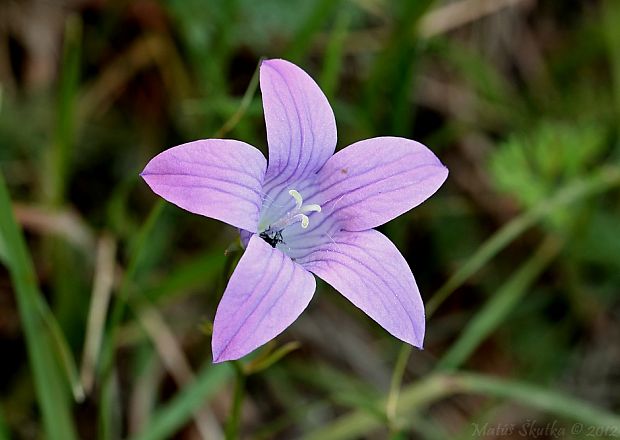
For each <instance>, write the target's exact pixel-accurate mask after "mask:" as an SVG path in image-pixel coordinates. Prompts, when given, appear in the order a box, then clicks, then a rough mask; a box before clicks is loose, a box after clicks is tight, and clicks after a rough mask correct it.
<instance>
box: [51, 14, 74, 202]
mask: <svg viewBox="0 0 620 440" xmlns="http://www.w3.org/2000/svg"><path fill="white" fill-rule="evenodd" d="M81 45H82V22H81V19H80V18H79V17H78V16H76V15H71V16H69V17H68V19H67V22H66V25H65V44H64V48H63V49H64V53H63V59H62V72H61V75H60V83H59V87H58V107H57V111H56V117H57V120H56V131H55V133H54V144H53V147H52V148H51V150H50V154H51V157H50V164H49V165H50V168H49V172H48V174H47V177H48V179H49V185H48V187H47V189H48V190H49V191H50V192H49V194H47V196H48V200H49V201H50V202H51V203H52V204H55V205H56V204H60V203H62V201H63V199H64V197H65V192H66V185H67V181H68V172H69V168H70V167H69V164H70V162H71V155H72V154H71V153H72V152H71V150H72V149H73V144H74V141H75V106H76V105H75V104H76V98H77V89H78V84H79V77H80V58H81Z"/></svg>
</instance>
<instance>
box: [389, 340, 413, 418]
mask: <svg viewBox="0 0 620 440" xmlns="http://www.w3.org/2000/svg"><path fill="white" fill-rule="evenodd" d="M409 356H411V345H409V344H402V346H401V348H400V351H399V352H398V358H396V364H395V365H394V370H393V371H392V380H391V381H390V394H389V395H388V398H387V402H386V405H385V414H386V416H387V419H388V423H389V425H390V429H392V430H395V429H396V410H397V408H398V398H399V397H400V387H401V385H402V382H403V375H404V374H405V368H406V367H407V361H408V360H409Z"/></svg>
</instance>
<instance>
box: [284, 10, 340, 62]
mask: <svg viewBox="0 0 620 440" xmlns="http://www.w3.org/2000/svg"><path fill="white" fill-rule="evenodd" d="M340 3H341V0H318V1H317V2H316V4H315V6H314V10H313V11H312V13H311V14H308V17H307V18H306V20H305V21H304V23H303V24H302V26H301V28H300V29H299V30H298V31H297V33H296V35H295V36H294V37H293V41H292V42H291V45H290V47H289V49H288V50H287V52H286V55H285V58H286V59H287V60H290V61H292V62H298V61H299V60H300V59H301V58H302V57H303V54H305V53H307V49H308V47H309V46H310V44H311V43H312V38H313V37H314V36H315V35H316V34H317V33H318V31H319V30H320V29H321V27H322V26H324V25H325V21H326V20H328V19H329V17H330V15H332V13H333V11H335V10H336V9H337V8H338V7H339V5H340Z"/></svg>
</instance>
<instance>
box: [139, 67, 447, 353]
mask: <svg viewBox="0 0 620 440" xmlns="http://www.w3.org/2000/svg"><path fill="white" fill-rule="evenodd" d="M260 88H261V92H262V99H263V108H264V112H265V123H266V126H267V143H268V146H269V163H267V160H266V159H265V157H264V156H263V155H262V153H261V152H260V151H259V150H257V149H256V148H254V147H253V146H251V145H248V144H246V143H244V142H240V141H236V140H224V139H205V140H199V141H195V142H189V143H187V144H183V145H179V146H176V147H173V148H170V149H168V150H166V151H164V152H162V153H160V154H159V155H157V156H156V157H154V158H153V159H152V160H151V161H150V162H149V163H148V165H147V166H146V168H145V169H144V171H143V172H142V174H141V176H142V177H143V178H144V180H145V181H146V183H147V184H148V185H149V186H150V187H151V189H152V190H153V191H154V192H155V193H156V194H158V195H160V196H161V197H163V198H164V199H166V200H168V201H169V202H172V203H174V204H175V205H178V206H179V207H181V208H183V209H186V210H188V211H190V212H193V213H195V214H200V215H204V216H206V217H211V218H214V219H217V220H221V221H223V222H225V223H228V224H230V225H232V226H235V227H237V228H239V229H240V234H241V240H242V242H243V243H244V245H245V247H246V249H245V252H244V254H243V256H242V257H241V259H240V260H239V263H238V265H237V267H236V269H235V271H234V273H233V274H232V276H231V278H230V280H229V282H228V286H227V287H226V290H225V291H224V295H223V296H222V300H221V301H220V304H219V306H218V308H217V312H216V315H215V322H214V326H213V340H212V349H213V361H214V362H222V361H225V360H232V359H238V358H240V357H242V356H244V355H246V354H248V353H249V352H251V351H252V350H254V349H256V348H257V347H259V346H261V345H263V344H265V343H266V342H268V341H269V340H271V339H273V338H274V337H276V336H277V335H278V334H280V333H281V332H282V331H283V330H284V329H286V328H287V327H288V326H289V325H291V324H292V323H293V322H294V321H295V320H296V319H297V317H298V316H299V315H300V314H301V312H302V311H303V310H304V309H305V308H306V306H307V305H308V303H309V302H310V299H311V298H312V296H313V294H314V291H315V288H316V283H315V279H314V276H313V275H312V274H314V275H316V276H318V277H320V278H322V279H323V280H324V281H326V282H327V283H328V284H330V285H332V286H333V287H334V288H335V289H336V290H337V291H339V292H340V293H341V294H342V295H344V296H345V297H346V298H347V299H348V300H350V301H351V302H352V303H353V304H354V305H356V306H357V307H359V308H360V309H362V310H363V311H364V312H365V313H366V314H367V315H368V316H370V317H371V318H372V319H374V320H375V321H376V322H377V323H379V324H380V325H381V326H383V327H384V328H385V329H386V330H387V331H388V332H390V333H391V334H392V335H394V336H396V337H397V338H399V339H401V340H403V341H405V342H407V343H409V344H412V345H414V346H416V347H422V343H423V340H424V305H423V303H422V299H421V297H420V293H419V291H418V288H417V286H416V283H415V280H414V278H413V274H412V273H411V270H410V269H409V266H408V265H407V262H406V261H405V259H404V258H403V256H402V255H401V254H400V252H399V251H398V249H396V247H395V246H394V244H393V243H392V242H391V241H390V240H389V239H388V238H387V237H385V236H384V235H383V234H381V233H380V232H378V231H376V230H374V229H372V228H375V227H377V226H380V225H382V224H384V223H386V222H388V221H390V220H391V219H393V218H395V217H397V216H399V215H401V214H403V213H405V212H407V211H409V210H410V209H412V208H414V207H415V206H417V205H419V204H420V203H422V202H423V201H424V200H426V199H427V198H428V197H430V196H431V195H432V194H433V193H435V191H437V189H438V188H439V187H440V186H441V185H442V184H443V182H444V181H445V180H446V178H447V176H448V170H447V168H446V167H444V166H443V165H442V163H441V162H440V161H439V159H437V157H436V156H435V155H434V154H433V153H432V152H431V151H430V150H429V149H428V148H426V147H425V146H424V145H422V144H420V143H418V142H415V141H412V140H409V139H404V138H398V137H378V138H373V139H366V140H363V141H360V142H356V143H354V144H352V145H350V146H348V147H346V148H344V149H343V150H341V151H339V152H338V153H336V154H334V150H335V148H336V122H335V119H334V114H333V112H332V109H331V107H330V105H329V103H328V101H327V98H326V97H325V95H324V94H323V92H322V91H321V89H320V88H319V87H318V85H317V84H316V83H315V82H314V81H313V80H312V78H310V76H309V75H308V74H307V73H305V72H304V71H303V70H302V69H300V68H299V67H297V66H296V65H294V64H292V63H290V62H288V61H284V60H279V59H273V60H267V61H264V62H263V63H262V64H261V66H260Z"/></svg>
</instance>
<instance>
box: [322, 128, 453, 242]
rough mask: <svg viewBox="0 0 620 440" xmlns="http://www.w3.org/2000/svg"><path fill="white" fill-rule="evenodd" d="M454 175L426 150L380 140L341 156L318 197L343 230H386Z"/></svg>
mask: <svg viewBox="0 0 620 440" xmlns="http://www.w3.org/2000/svg"><path fill="white" fill-rule="evenodd" d="M447 177H448V169H447V168H446V167H445V166H443V164H442V163H441V162H440V161H439V159H437V157H436V156H435V155H434V154H433V152H432V151H431V150H429V149H428V148H426V147H425V146H424V145H422V144H420V143H418V142H415V141H412V140H409V139H404V138H398V137H378V138H372V139H366V140H363V141H360V142H356V143H355V144H353V145H350V146H348V147H346V148H344V149H343V150H341V151H339V152H338V153H336V154H335V155H334V156H333V157H332V158H331V159H329V160H328V161H327V163H326V164H325V166H324V167H323V168H322V169H321V170H320V172H319V173H318V176H317V181H318V182H320V185H321V193H320V194H319V195H318V197H312V198H311V199H312V200H313V201H314V203H319V204H320V205H321V206H322V207H323V210H324V211H325V212H326V213H329V214H330V215H334V216H337V218H338V219H339V221H340V222H341V223H342V227H343V229H346V230H349V231H363V230H366V229H371V228H374V227H377V226H379V225H382V224H384V223H386V222H388V221H390V220H392V219H393V218H395V217H398V216H399V215H401V214H403V213H405V212H407V211H409V210H410V209H412V208H414V207H416V206H417V205H419V204H420V203H422V202H423V201H424V200H426V199H427V198H429V197H430V196H431V195H433V193H435V191H437V190H438V189H439V187H440V186H441V185H442V184H443V182H444V181H445V180H446V178H447Z"/></svg>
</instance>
